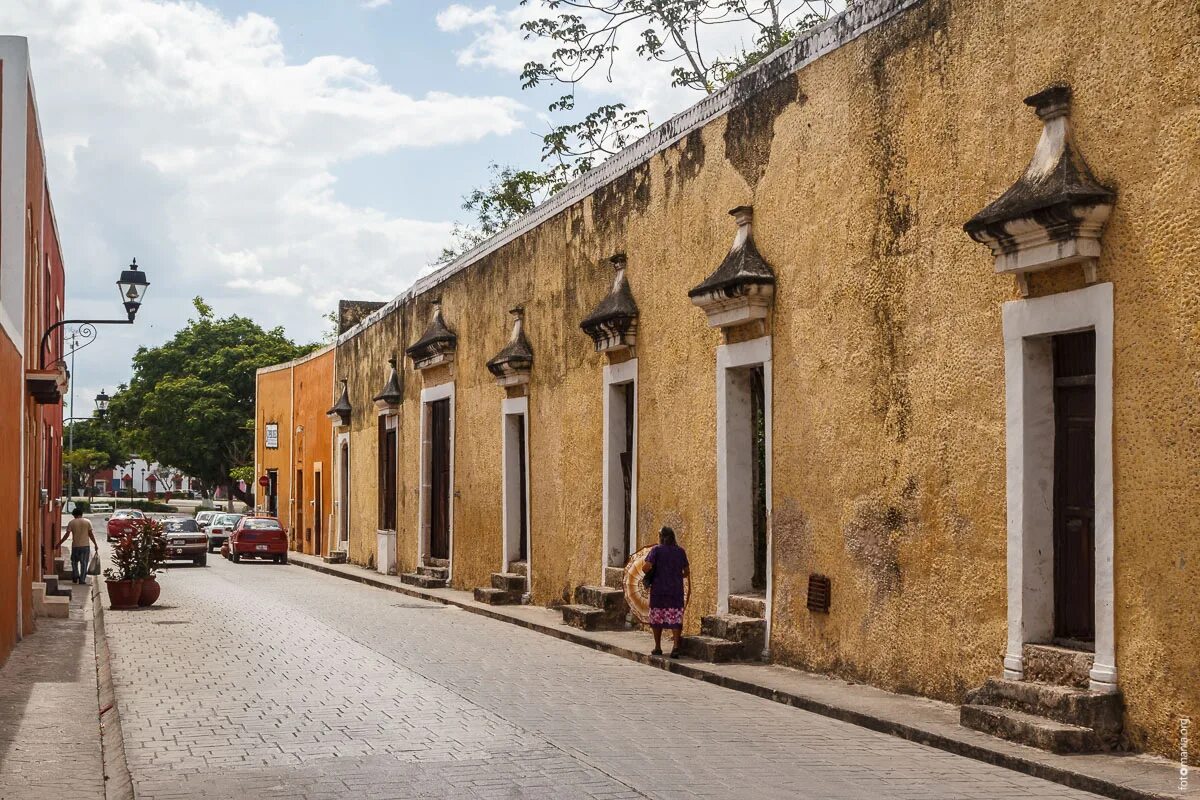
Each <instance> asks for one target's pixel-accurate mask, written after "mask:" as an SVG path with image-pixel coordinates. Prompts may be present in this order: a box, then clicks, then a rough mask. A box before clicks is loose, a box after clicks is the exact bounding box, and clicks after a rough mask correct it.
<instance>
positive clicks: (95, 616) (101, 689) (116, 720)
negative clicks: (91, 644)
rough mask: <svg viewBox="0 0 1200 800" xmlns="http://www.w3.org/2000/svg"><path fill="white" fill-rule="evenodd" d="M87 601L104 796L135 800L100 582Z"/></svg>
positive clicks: (94, 583)
mask: <svg viewBox="0 0 1200 800" xmlns="http://www.w3.org/2000/svg"><path fill="white" fill-rule="evenodd" d="M90 599H91V602H92V624H93V630H94V632H95V636H94V641H95V645H96V694H97V701H98V703H99V705H98V706H97V708H99V710H100V753H101V757H102V759H103V764H104V797H105V799H106V800H136V797H137V794H136V792H134V789H133V776H132V775H130V773H129V762H128V760H127V759H126V758H125V736H124V733H123V731H122V730H121V712H120V711H119V710H118V708H117V695H116V690H115V689H114V688H113V681H112V663H111V661H110V657H109V650H108V637H107V636H106V635H105V632H104V604H103V602H102V601H101V598H100V579H99V577H95V578H93V579H92V584H91V590H90Z"/></svg>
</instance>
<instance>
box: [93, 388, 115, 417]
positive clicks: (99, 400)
mask: <svg viewBox="0 0 1200 800" xmlns="http://www.w3.org/2000/svg"><path fill="white" fill-rule="evenodd" d="M110 399H112V398H110V397H109V396H108V394H107V393H106V392H105V391H104V390H103V389H101V390H100V394H98V395H96V415H97V416H98V417H100V418H101V419H103V418H104V415H105V414H107V413H108V401H109V400H110Z"/></svg>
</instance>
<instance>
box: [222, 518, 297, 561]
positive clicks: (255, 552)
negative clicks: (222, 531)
mask: <svg viewBox="0 0 1200 800" xmlns="http://www.w3.org/2000/svg"><path fill="white" fill-rule="evenodd" d="M229 557H230V558H231V559H233V561H235V562H238V561H241V560H242V559H243V558H269V559H271V560H272V561H274V562H275V563H276V564H286V563H287V558H288V537H287V531H285V530H284V529H283V525H281V524H280V523H279V520H277V519H276V518H275V517H243V518H242V519H240V520H238V524H237V526H236V527H234V529H233V532H232V533H231V534H229Z"/></svg>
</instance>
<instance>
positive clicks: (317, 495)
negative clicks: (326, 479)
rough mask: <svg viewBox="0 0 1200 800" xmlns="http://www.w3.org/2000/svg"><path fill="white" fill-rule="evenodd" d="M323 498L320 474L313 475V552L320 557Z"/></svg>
mask: <svg viewBox="0 0 1200 800" xmlns="http://www.w3.org/2000/svg"><path fill="white" fill-rule="evenodd" d="M323 501H324V497H322V492H321V473H319V472H317V473H314V474H313V552H314V553H316V554H317V555H322V551H321V523H322V522H324V520H325V510H324V508H322V506H323Z"/></svg>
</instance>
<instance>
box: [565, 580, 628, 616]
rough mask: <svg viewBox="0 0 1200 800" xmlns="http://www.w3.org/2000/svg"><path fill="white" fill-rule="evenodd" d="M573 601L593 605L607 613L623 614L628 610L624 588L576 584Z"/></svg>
mask: <svg viewBox="0 0 1200 800" xmlns="http://www.w3.org/2000/svg"><path fill="white" fill-rule="evenodd" d="M575 602H576V603H578V604H579V605H584V606H595V607H596V608H599V609H600V610H602V611H604V612H606V613H609V614H620V615H622V616H623V615H624V614H626V613H627V612H628V610H629V609H628V606H627V604H626V603H625V590H624V589H611V588H609V587H607V586H577V587H576V588H575Z"/></svg>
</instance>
